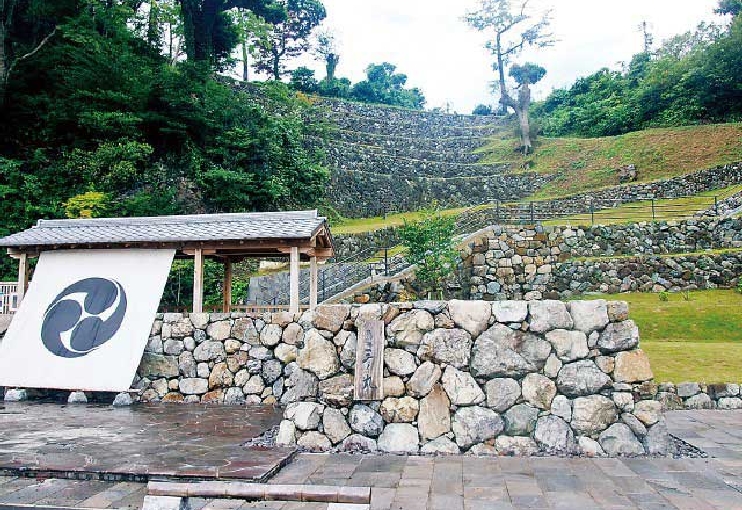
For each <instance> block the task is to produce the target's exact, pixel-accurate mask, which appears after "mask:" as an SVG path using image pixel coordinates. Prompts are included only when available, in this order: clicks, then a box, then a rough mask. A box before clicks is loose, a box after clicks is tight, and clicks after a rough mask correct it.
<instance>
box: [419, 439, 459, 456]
mask: <svg viewBox="0 0 742 510" xmlns="http://www.w3.org/2000/svg"><path fill="white" fill-rule="evenodd" d="M459 451H460V450H459V447H458V446H456V443H454V442H453V441H451V440H450V439H448V438H447V437H445V436H441V437H437V438H435V439H433V440H432V441H430V442H429V443H426V444H425V445H424V446H423V447H422V448H420V453H448V454H456V453H459Z"/></svg>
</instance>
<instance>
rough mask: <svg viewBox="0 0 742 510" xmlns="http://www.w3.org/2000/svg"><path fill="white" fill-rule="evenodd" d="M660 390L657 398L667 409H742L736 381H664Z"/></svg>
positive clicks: (741, 393) (741, 395) (741, 396)
mask: <svg viewBox="0 0 742 510" xmlns="http://www.w3.org/2000/svg"><path fill="white" fill-rule="evenodd" d="M658 390H659V391H658V393H657V400H658V401H660V402H661V403H662V405H663V407H664V408H665V409H742V392H740V385H739V384H736V383H722V384H702V383H697V382H683V383H680V384H677V385H675V384H672V383H662V384H660V385H659V388H658Z"/></svg>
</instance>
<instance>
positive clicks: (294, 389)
mask: <svg viewBox="0 0 742 510" xmlns="http://www.w3.org/2000/svg"><path fill="white" fill-rule="evenodd" d="M290 366H293V367H294V370H293V371H292V372H291V375H289V377H288V378H287V379H286V392H285V393H284V394H283V395H282V396H281V403H282V404H288V403H291V402H296V401H299V400H303V399H305V398H314V397H316V396H317V391H318V388H319V381H318V380H317V376H316V375H314V374H313V373H311V372H308V371H306V370H302V369H300V368H299V367H297V366H296V365H287V367H290Z"/></svg>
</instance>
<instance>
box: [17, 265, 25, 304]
mask: <svg viewBox="0 0 742 510" xmlns="http://www.w3.org/2000/svg"><path fill="white" fill-rule="evenodd" d="M26 289H28V255H26V254H25V253H22V254H21V255H20V256H19V257H18V291H17V293H18V304H19V305H20V304H21V301H23V298H24V297H25V295H26Z"/></svg>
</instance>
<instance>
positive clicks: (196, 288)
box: [193, 248, 204, 313]
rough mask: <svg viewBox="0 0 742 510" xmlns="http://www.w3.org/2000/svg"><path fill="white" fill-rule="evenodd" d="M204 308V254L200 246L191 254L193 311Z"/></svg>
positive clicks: (201, 310) (199, 310) (197, 311)
mask: <svg viewBox="0 0 742 510" xmlns="http://www.w3.org/2000/svg"><path fill="white" fill-rule="evenodd" d="M203 309H204V256H203V253H202V252H201V248H196V251H195V253H194V255H193V313H201V312H203Z"/></svg>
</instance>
